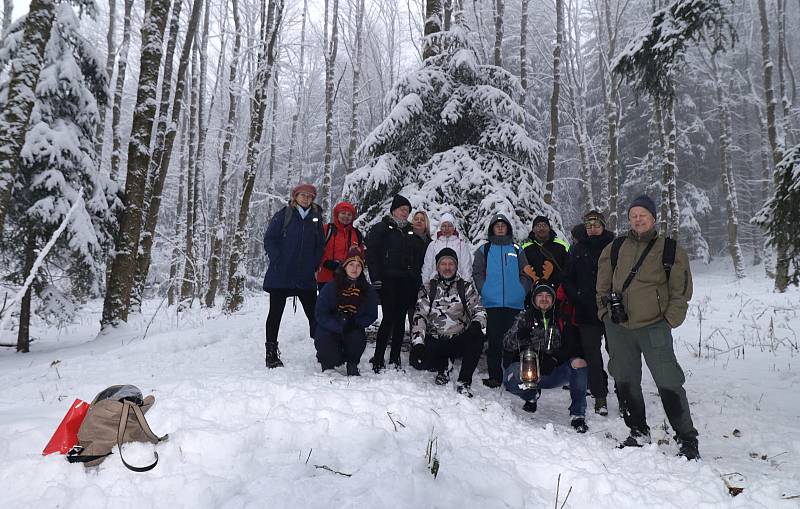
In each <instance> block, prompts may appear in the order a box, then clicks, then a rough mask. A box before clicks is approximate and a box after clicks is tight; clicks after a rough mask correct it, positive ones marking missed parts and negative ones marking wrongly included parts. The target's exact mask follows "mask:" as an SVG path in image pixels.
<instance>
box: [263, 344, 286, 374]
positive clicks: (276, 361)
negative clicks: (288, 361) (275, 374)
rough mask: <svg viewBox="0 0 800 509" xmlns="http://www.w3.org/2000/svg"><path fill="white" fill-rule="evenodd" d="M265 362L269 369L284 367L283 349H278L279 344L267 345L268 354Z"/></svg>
mask: <svg viewBox="0 0 800 509" xmlns="http://www.w3.org/2000/svg"><path fill="white" fill-rule="evenodd" d="M265 363H266V365H267V368H268V369H272V368H282V367H283V362H281V351H280V350H278V345H277V344H268V345H267V354H266V356H265Z"/></svg>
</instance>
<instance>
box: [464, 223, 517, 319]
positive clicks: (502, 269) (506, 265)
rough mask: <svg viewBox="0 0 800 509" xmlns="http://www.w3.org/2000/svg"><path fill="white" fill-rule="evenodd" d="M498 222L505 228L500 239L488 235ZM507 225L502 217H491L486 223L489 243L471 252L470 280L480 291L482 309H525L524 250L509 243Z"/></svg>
mask: <svg viewBox="0 0 800 509" xmlns="http://www.w3.org/2000/svg"><path fill="white" fill-rule="evenodd" d="M498 221H502V222H504V223H506V225H508V233H507V234H506V235H505V236H503V237H497V236H495V235H493V234H492V227H493V226H494V224H495V223H497V222H498ZM513 238H514V237H513V232H512V230H511V222H510V221H509V220H508V219H506V217H505V216H504V215H503V214H497V215H495V216H494V217H493V218H492V219H491V221H490V222H489V242H488V243H487V244H484V245H482V246H480V247H479V248H478V249H477V250H476V251H475V256H474V257H473V262H472V280H473V281H474V282H475V286H476V287H477V288H478V291H479V292H481V299H482V300H483V307H485V308H487V309H489V308H511V309H520V310H521V309H525V294H527V293H528V290H529V289H530V283H531V280H530V279H529V278H528V276H526V275H525V273H524V272H523V269H524V268H525V266H526V265H528V260H527V259H526V258H525V251H523V250H522V249H520V248H519V246H517V245H516V244H514V241H513V240H512V239H513Z"/></svg>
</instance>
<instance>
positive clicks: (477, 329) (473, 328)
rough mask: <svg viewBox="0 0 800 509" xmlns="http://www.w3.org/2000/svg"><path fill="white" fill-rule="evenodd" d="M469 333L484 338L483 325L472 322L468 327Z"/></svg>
mask: <svg viewBox="0 0 800 509" xmlns="http://www.w3.org/2000/svg"><path fill="white" fill-rule="evenodd" d="M467 332H469V333H470V334H471V335H473V336H480V337H483V329H482V328H481V324H479V323H478V322H472V323H470V324H469V327H467Z"/></svg>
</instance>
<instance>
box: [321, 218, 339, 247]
mask: <svg viewBox="0 0 800 509" xmlns="http://www.w3.org/2000/svg"><path fill="white" fill-rule="evenodd" d="M326 230H327V231H326V232H325V242H324V244H323V245H325V246H327V245H328V241H329V240H331V237H333V236H334V235H336V225H335V224H333V223H328V228H327V229H326ZM335 245H336V244H334V246H335Z"/></svg>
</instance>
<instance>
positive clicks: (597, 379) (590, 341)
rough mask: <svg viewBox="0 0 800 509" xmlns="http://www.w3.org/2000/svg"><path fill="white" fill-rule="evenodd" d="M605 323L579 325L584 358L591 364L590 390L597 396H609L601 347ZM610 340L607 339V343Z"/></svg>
mask: <svg viewBox="0 0 800 509" xmlns="http://www.w3.org/2000/svg"><path fill="white" fill-rule="evenodd" d="M603 332H604V330H603V324H601V323H590V324H583V323H582V324H580V325H578V333H579V334H580V337H581V347H582V348H583V358H584V359H585V360H586V363H587V364H588V365H589V390H590V391H592V396H594V397H595V398H605V397H607V396H608V375H607V374H606V371H605V370H604V369H603V353H602V352H601V350H600V347H601V345H602V343H603ZM607 343H608V341H606V344H607Z"/></svg>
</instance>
